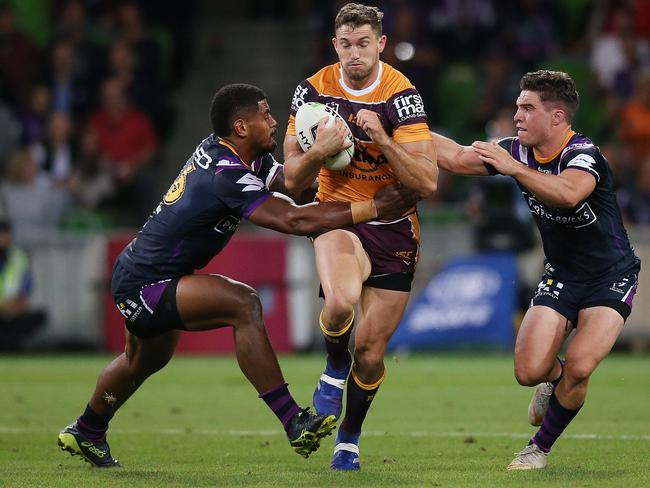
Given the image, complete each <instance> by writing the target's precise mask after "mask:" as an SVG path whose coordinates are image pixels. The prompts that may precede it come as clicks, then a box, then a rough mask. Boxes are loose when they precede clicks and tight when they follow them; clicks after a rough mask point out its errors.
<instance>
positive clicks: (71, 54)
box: [47, 40, 92, 117]
mask: <svg viewBox="0 0 650 488" xmlns="http://www.w3.org/2000/svg"><path fill="white" fill-rule="evenodd" d="M79 65H80V61H79V59H78V56H77V52H76V50H75V47H74V44H72V43H71V42H69V41H65V40H60V41H57V42H55V43H54V44H53V45H52V49H51V53H50V59H49V71H48V73H47V83H48V86H49V88H50V93H51V97H52V102H51V103H52V111H54V112H63V113H67V114H70V115H71V116H74V117H80V116H82V115H84V114H85V113H86V112H87V110H88V105H89V103H90V101H91V94H92V86H91V85H90V84H89V83H88V80H87V79H85V78H84V76H82V73H80V71H79Z"/></svg>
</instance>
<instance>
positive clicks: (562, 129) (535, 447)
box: [434, 70, 640, 469]
mask: <svg viewBox="0 0 650 488" xmlns="http://www.w3.org/2000/svg"><path fill="white" fill-rule="evenodd" d="M520 88H521V93H520V95H519V98H518V99H517V112H516V114H515V116H514V120H515V124H516V127H517V136H516V137H508V138H505V139H502V140H500V141H498V142H475V143H474V144H472V146H460V145H458V144H456V143H455V142H454V141H451V140H450V139H447V138H445V137H442V136H440V135H437V134H434V143H435V144H436V149H437V151H438V164H439V165H440V167H441V168H443V169H446V170H448V171H451V172H453V173H458V174H465V175H493V174H502V175H507V176H511V177H512V178H514V179H515V181H516V183H517V185H518V186H519V188H520V189H521V192H522V194H523V196H524V198H525V199H526V202H527V203H528V206H529V208H530V212H531V213H532V215H533V217H534V219H535V222H536V224H537V226H538V228H539V231H540V234H541V237H542V243H543V246H544V254H545V258H546V259H545V266H544V275H543V277H542V280H541V281H540V283H539V286H538V287H537V291H536V292H535V295H534V296H533V298H532V300H531V303H530V308H529V309H528V311H527V312H526V314H525V316H524V319H523V322H522V324H521V327H520V329H519V333H518V335H517V341H516V344H515V353H514V356H515V357H514V365H515V377H516V378H517V381H518V382H519V383H520V384H521V385H524V386H535V385H538V387H537V389H536V391H535V394H534V395H533V399H532V401H531V403H530V405H529V408H528V417H529V422H530V423H531V424H532V425H535V426H541V427H540V429H539V430H538V431H537V433H536V434H535V435H534V436H533V437H532V438H531V439H530V442H529V443H528V445H527V446H526V447H525V448H524V449H523V450H522V451H521V452H519V453H518V454H517V455H516V457H515V458H514V460H513V461H512V462H511V463H510V464H509V465H508V469H539V468H544V467H545V466H546V463H547V458H548V454H549V452H550V451H551V447H552V446H553V444H554V443H555V441H556V440H557V439H558V437H559V436H560V435H561V434H562V432H563V431H564V429H566V427H567V426H568V425H569V423H570V422H571V421H572V420H573V418H574V417H575V416H576V415H577V414H578V412H579V411H580V408H581V407H582V405H583V404H584V401H585V397H586V395H587V385H588V383H589V378H590V376H591V375H592V373H593V372H594V370H595V369H596V367H597V366H598V364H599V363H600V362H601V361H602V360H603V359H604V358H605V357H606V356H607V354H608V353H609V351H610V350H611V349H612V346H613V345H614V343H615V341H616V339H617V337H618V335H619V334H620V332H621V329H622V328H623V325H624V323H625V320H626V319H627V317H628V316H629V314H630V312H631V307H632V300H633V298H634V294H635V292H636V287H637V276H638V273H639V270H640V260H639V258H637V257H636V256H635V254H634V251H633V249H632V247H631V245H630V242H629V239H628V236H627V232H626V230H625V227H624V226H623V221H622V218H621V213H620V210H619V208H618V205H617V203H616V196H615V194H614V188H613V181H612V173H611V170H610V168H609V165H608V163H607V160H606V159H605V157H604V156H603V155H602V153H601V152H600V149H599V148H598V147H597V146H596V145H595V144H594V143H593V142H592V141H591V140H590V139H589V138H587V137H586V136H584V135H582V134H579V133H577V132H575V131H574V130H573V129H572V127H571V121H572V119H573V116H574V115H575V112H576V110H577V109H578V104H579V96H578V92H577V90H576V87H575V83H574V82H573V80H572V79H571V77H570V76H569V75H568V74H567V73H563V72H556V71H546V70H542V71H536V72H534V73H527V74H526V75H524V76H523V78H522V79H521V83H520ZM574 328H575V329H576V334H575V337H574V338H573V340H572V341H571V342H570V344H569V345H568V347H567V350H566V355H565V358H564V360H561V359H559V357H558V353H559V351H560V348H561V347H562V344H563V343H564V341H565V340H566V338H567V336H568V335H569V333H570V332H571V331H572V330H573V329H574Z"/></svg>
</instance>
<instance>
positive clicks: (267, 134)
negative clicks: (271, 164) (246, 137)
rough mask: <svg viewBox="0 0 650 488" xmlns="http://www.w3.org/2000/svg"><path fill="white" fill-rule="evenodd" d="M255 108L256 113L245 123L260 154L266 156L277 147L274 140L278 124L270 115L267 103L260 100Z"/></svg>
mask: <svg viewBox="0 0 650 488" xmlns="http://www.w3.org/2000/svg"><path fill="white" fill-rule="evenodd" d="M257 106H258V110H257V112H255V114H254V115H253V116H252V117H250V118H249V119H248V120H247V121H246V123H247V125H248V128H249V130H250V136H251V138H252V140H253V141H254V144H255V145H256V147H257V148H258V149H259V152H260V154H266V153H270V152H273V151H275V148H276V147H277V145H278V143H277V142H276V140H275V135H276V133H277V126H278V123H277V122H276V121H275V119H274V118H273V116H272V115H271V108H270V107H269V102H267V101H266V100H262V101H261V102H257Z"/></svg>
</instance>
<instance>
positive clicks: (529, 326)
mask: <svg viewBox="0 0 650 488" xmlns="http://www.w3.org/2000/svg"><path fill="white" fill-rule="evenodd" d="M572 328H573V325H572V324H571V322H570V321H569V320H568V319H567V318H566V317H565V316H564V315H562V314H560V313H559V312H557V311H555V310H553V309H552V308H550V307H546V306H543V305H534V306H532V307H530V308H529V309H528V311H527V312H526V314H525V315H524V319H523V321H522V323H521V327H519V332H518V333H517V340H516V342H515V355H514V356H515V372H516V373H517V376H518V377H519V376H522V377H523V376H533V377H537V376H540V375H543V374H545V373H546V372H548V370H549V369H550V368H551V367H553V363H554V361H555V357H556V356H557V354H558V352H559V350H560V347H562V343H563V342H564V341H565V339H566V338H567V336H568V335H569V333H570V332H571V330H572Z"/></svg>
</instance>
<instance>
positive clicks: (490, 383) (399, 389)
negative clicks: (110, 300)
mask: <svg viewBox="0 0 650 488" xmlns="http://www.w3.org/2000/svg"><path fill="white" fill-rule="evenodd" d="M108 360H109V358H108V357H107V356H33V357H21V356H4V357H2V356H0V385H2V393H1V395H0V487H3V488H4V487H11V488H14V487H85V486H88V487H91V486H92V487H96V486H102V487H106V486H108V487H129V488H132V487H145V486H146V487H150V486H156V487H167V486H174V487H185V486H190V487H214V486H276V487H277V486H279V487H284V486H292V487H297V486H310V487H311V486H347V485H352V486H355V487H357V486H372V487H383V486H391V487H392V486H437V487H476V486H480V487H481V488H488V487H519V486H526V487H534V486H540V487H542V486H543V487H544V488H550V487H567V486H579V487H604V486H611V487H625V488H630V487H647V486H650V474H649V473H648V471H649V470H648V467H649V466H650V464H649V463H650V461H649V460H650V368H649V367H648V357H630V356H617V355H614V356H611V357H609V358H607V359H606V360H605V361H604V362H603V364H601V366H600V368H599V370H598V371H597V372H596V374H595V375H594V377H593V378H592V380H591V391H590V393H589V397H588V400H587V403H586V405H585V407H584V408H583V410H582V412H581V413H580V415H579V416H578V417H577V418H576V420H575V421H574V422H573V423H572V425H570V426H569V428H568V429H567V431H566V432H565V435H564V436H563V437H562V438H560V440H559V441H558V442H557V444H556V445H555V447H554V449H553V452H552V454H551V457H550V458H549V465H548V467H547V468H546V469H545V470H541V471H535V472H508V471H506V470H505V466H506V465H507V464H508V463H509V462H510V461H511V459H512V457H513V453H514V452H516V451H519V450H520V449H522V448H523V447H524V446H525V444H526V442H527V440H528V438H529V437H530V436H531V435H532V434H533V433H534V432H535V430H534V428H532V427H530V426H529V425H528V424H527V420H526V409H527V406H528V401H529V399H530V395H531V394H532V389H530V388H523V387H521V386H518V385H517V384H516V382H515V380H514V379H513V376H512V359H511V358H510V357H509V356H487V355H486V356H480V355H479V356H456V355H415V356H406V357H399V358H389V359H388V360H387V368H388V374H387V376H386V381H385V382H384V384H383V385H382V387H381V390H380V392H379V394H378V396H377V399H376V401H375V402H374V404H373V406H372V408H371V410H370V414H369V416H368V418H367V420H366V423H365V425H364V435H363V436H362V441H361V445H360V447H361V463H362V470H361V472H359V473H334V472H331V471H330V470H329V469H328V464H329V459H330V455H331V451H332V447H333V442H334V438H333V437H328V438H327V439H325V441H324V442H323V443H322V446H321V449H320V450H319V451H318V452H317V453H315V454H313V455H312V456H311V457H310V459H308V460H304V459H302V458H300V457H299V456H297V455H296V454H295V453H293V452H292V450H291V449H290V448H289V445H288V443H287V441H286V439H285V437H284V433H283V432H281V428H280V425H279V423H278V421H277V420H276V418H275V417H274V416H273V414H272V413H271V412H270V411H269V410H268V409H267V407H266V406H265V405H264V403H263V402H262V401H261V400H259V399H258V398H257V395H256V393H255V391H254V390H253V388H252V387H251V386H250V385H249V384H248V383H247V382H246V380H245V379H244V377H243V375H242V374H241V373H240V371H239V369H238V368H237V364H236V361H235V360H234V358H232V357H177V358H175V359H174V360H173V361H172V362H171V364H170V365H169V366H167V368H165V369H164V370H163V371H161V372H160V373H158V374H157V375H155V376H153V377H152V378H150V379H149V380H148V381H147V382H146V383H145V384H144V386H143V387H142V388H141V389H140V391H138V392H137V393H136V395H135V396H134V397H133V398H131V400H130V401H129V402H128V403H127V404H126V405H125V406H124V407H123V408H122V409H121V410H120V412H119V413H118V415H117V416H116V417H115V419H114V420H113V422H112V423H111V430H110V431H109V442H110V445H111V450H112V452H113V454H114V456H115V457H116V458H117V459H119V460H120V461H121V462H122V463H123V464H124V466H125V467H124V468H123V469H120V470H98V469H91V468H90V467H89V465H88V464H86V463H83V462H81V461H80V460H79V458H78V457H74V458H73V457H71V456H70V455H69V454H68V453H64V452H62V451H60V450H59V448H58V447H57V445H56V437H57V433H58V430H59V429H60V428H62V427H64V426H65V425H67V424H68V423H70V422H71V421H72V420H73V419H74V418H75V417H76V416H78V415H79V414H80V413H81V412H82V410H83V408H84V407H85V404H86V402H87V400H88V397H89V395H90V393H91V391H92V389H93V388H94V383H95V379H96V377H97V374H98V373H99V371H100V370H101V369H102V368H103V366H104V365H105V364H106V363H107V362H108ZM280 363H281V366H282V368H283V370H284V373H285V377H286V378H287V380H288V381H289V383H290V389H291V391H292V393H293V395H294V397H295V398H296V399H297V400H298V401H299V402H300V403H301V404H303V405H306V404H308V402H310V401H311V392H312V388H313V385H314V384H315V381H316V379H317V378H318V376H319V374H320V371H321V368H322V365H323V358H322V357H321V356H316V355H314V356H311V355H310V356H284V357H281V358H280Z"/></svg>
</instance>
